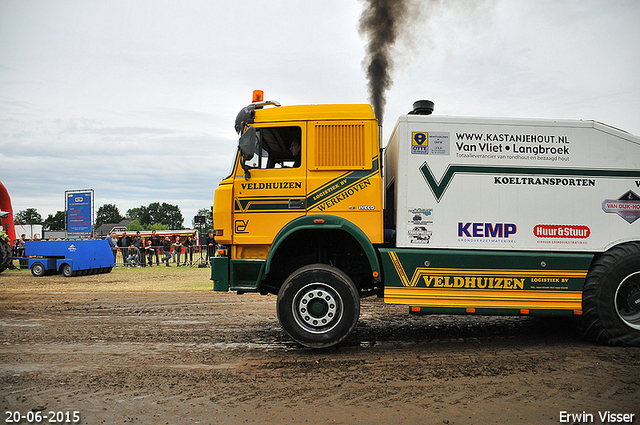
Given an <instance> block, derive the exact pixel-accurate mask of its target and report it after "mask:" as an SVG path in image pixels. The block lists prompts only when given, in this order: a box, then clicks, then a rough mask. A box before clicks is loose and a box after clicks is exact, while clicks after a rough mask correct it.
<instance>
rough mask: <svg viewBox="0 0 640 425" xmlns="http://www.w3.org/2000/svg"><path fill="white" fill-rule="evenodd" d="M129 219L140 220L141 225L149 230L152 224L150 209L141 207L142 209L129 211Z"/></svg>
mask: <svg viewBox="0 0 640 425" xmlns="http://www.w3.org/2000/svg"><path fill="white" fill-rule="evenodd" d="M127 217H129V218H130V219H131V220H138V222H139V223H140V225H142V226H143V227H145V228H147V227H148V226H149V225H150V224H151V214H150V213H149V208H147V207H145V206H144V205H141V206H140V208H131V209H130V210H128V211H127Z"/></svg>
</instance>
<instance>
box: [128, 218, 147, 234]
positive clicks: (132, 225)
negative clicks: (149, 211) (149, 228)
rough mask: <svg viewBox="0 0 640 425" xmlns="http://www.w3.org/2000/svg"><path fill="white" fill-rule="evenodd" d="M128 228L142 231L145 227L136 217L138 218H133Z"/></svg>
mask: <svg viewBox="0 0 640 425" xmlns="http://www.w3.org/2000/svg"><path fill="white" fill-rule="evenodd" d="M127 230H131V231H133V232H137V231H138V230H140V231H142V230H144V227H143V226H142V225H141V224H140V222H139V221H138V220H137V219H136V220H133V221H132V222H131V223H129V225H128V226H127Z"/></svg>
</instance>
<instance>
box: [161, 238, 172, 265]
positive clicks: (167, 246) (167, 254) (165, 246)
mask: <svg viewBox="0 0 640 425" xmlns="http://www.w3.org/2000/svg"><path fill="white" fill-rule="evenodd" d="M162 250H163V251H164V258H163V259H162V261H163V262H164V263H165V265H166V266H167V267H169V260H170V259H171V239H169V236H165V237H164V241H163V242H162Z"/></svg>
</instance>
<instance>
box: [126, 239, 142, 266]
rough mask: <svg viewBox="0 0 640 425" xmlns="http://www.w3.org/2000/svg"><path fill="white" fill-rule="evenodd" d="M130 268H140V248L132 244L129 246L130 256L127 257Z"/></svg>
mask: <svg viewBox="0 0 640 425" xmlns="http://www.w3.org/2000/svg"><path fill="white" fill-rule="evenodd" d="M127 264H128V267H131V266H137V267H140V251H138V248H137V247H136V246H135V245H134V244H133V242H131V245H129V256H128V257H127Z"/></svg>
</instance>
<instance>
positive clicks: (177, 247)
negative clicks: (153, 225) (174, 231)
mask: <svg viewBox="0 0 640 425" xmlns="http://www.w3.org/2000/svg"><path fill="white" fill-rule="evenodd" d="M181 253H182V242H181V241H180V236H176V241H175V242H174V243H173V257H174V259H175V260H176V265H177V266H178V267H180V254H181ZM185 263H186V261H185Z"/></svg>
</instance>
